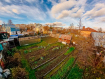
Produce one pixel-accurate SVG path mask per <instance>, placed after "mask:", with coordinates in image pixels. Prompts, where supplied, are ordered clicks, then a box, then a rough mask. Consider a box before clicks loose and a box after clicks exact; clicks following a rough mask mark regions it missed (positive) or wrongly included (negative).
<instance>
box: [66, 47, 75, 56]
mask: <svg viewBox="0 0 105 79" xmlns="http://www.w3.org/2000/svg"><path fill="white" fill-rule="evenodd" d="M74 49H75V47H70V48H69V50H68V51H67V52H66V53H64V55H68V54H69V53H71V52H72V51H73V50H74Z"/></svg>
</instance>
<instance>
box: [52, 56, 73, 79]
mask: <svg viewBox="0 0 105 79" xmlns="http://www.w3.org/2000/svg"><path fill="white" fill-rule="evenodd" d="M73 62H74V58H73V57H71V58H70V59H69V60H68V61H67V62H66V64H65V65H64V66H63V67H62V68H61V69H59V70H58V72H57V73H56V74H55V75H53V76H52V77H51V79H59V78H61V77H62V76H63V75H64V74H65V73H66V72H67V70H68V68H69V67H70V66H71V65H72V64H73Z"/></svg>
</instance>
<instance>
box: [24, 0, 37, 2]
mask: <svg viewBox="0 0 105 79" xmlns="http://www.w3.org/2000/svg"><path fill="white" fill-rule="evenodd" d="M26 1H27V2H30V3H31V2H34V1H37V0H26Z"/></svg>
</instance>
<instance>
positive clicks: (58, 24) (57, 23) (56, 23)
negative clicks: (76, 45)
mask: <svg viewBox="0 0 105 79" xmlns="http://www.w3.org/2000/svg"><path fill="white" fill-rule="evenodd" d="M46 24H47V25H55V26H65V24H62V22H54V23H46ZM46 24H45V25H46Z"/></svg>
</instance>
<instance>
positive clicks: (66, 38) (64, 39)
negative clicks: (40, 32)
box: [58, 34, 71, 45]
mask: <svg viewBox="0 0 105 79" xmlns="http://www.w3.org/2000/svg"><path fill="white" fill-rule="evenodd" d="M58 42H62V43H63V44H68V45H69V44H70V42H71V36H70V35H65V34H62V35H60V36H59V40H58Z"/></svg>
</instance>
